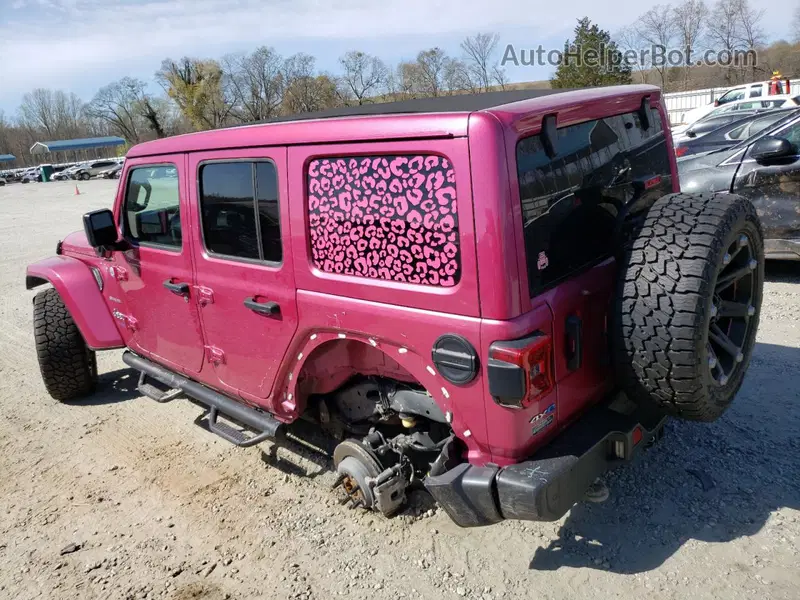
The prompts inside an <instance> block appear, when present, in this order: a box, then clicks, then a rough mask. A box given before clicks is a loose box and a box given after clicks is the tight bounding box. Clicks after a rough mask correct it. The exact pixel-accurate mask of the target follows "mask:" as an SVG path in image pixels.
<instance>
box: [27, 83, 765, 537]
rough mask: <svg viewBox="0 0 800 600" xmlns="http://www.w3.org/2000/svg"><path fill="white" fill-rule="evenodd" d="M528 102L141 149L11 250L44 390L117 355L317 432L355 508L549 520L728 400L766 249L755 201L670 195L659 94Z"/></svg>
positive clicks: (264, 418)
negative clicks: (417, 492)
mask: <svg viewBox="0 0 800 600" xmlns="http://www.w3.org/2000/svg"><path fill="white" fill-rule="evenodd" d="M546 92H547V93H543V92H537V91H535V90H517V91H504V92H493V93H486V94H479V95H458V96H451V97H440V98H432V99H424V100H414V101H408V102H398V103H388V104H380V105H373V104H371V105H367V106H356V107H347V108H341V109H334V110H330V111H325V112H322V113H310V114H308V115H304V116H302V117H297V118H296V119H294V120H291V121H288V122H277V123H272V124H270V125H255V126H249V127H242V128H232V129H220V130H216V131H208V132H203V133H197V134H194V135H191V136H179V137H174V138H167V139H161V140H155V141H152V142H147V143H144V144H140V145H138V146H135V147H134V148H132V149H131V150H130V151H129V152H128V155H127V159H126V161H125V166H124V168H123V169H124V170H123V180H124V181H125V182H126V183H125V185H120V186H118V190H117V194H116V198H115V202H114V209H113V210H109V209H101V210H96V211H92V212H90V213H87V214H86V215H85V216H84V230H83V231H81V232H76V233H73V234H70V235H69V236H67V237H66V238H65V239H64V240H63V241H62V242H60V243H59V244H58V246H57V248H56V253H57V256H55V257H52V258H48V259H45V260H43V261H40V262H37V263H35V264H32V265H29V266H28V269H27V277H26V284H27V287H28V288H37V287H39V286H40V285H42V284H45V283H47V282H50V283H51V284H52V287H51V288H49V289H46V290H44V291H40V292H38V293H37V294H36V296H35V298H34V303H33V304H34V321H33V323H34V336H35V340H36V348H37V355H38V359H39V364H40V366H41V374H42V377H43V380H44V383H45V386H46V388H47V390H48V391H49V393H50V394H51V395H52V396H53V397H54V398H55V399H57V400H62V401H65V400H72V399H75V398H78V397H81V396H85V395H88V394H90V393H91V392H92V390H93V389H94V385H95V381H96V378H97V363H96V360H95V352H97V351H100V350H105V349H112V348H123V349H125V351H124V352H123V354H122V359H123V361H124V362H125V363H126V364H128V365H129V366H131V367H132V368H134V369H136V370H137V371H139V372H140V377H139V385H138V389H139V391H140V393H141V394H142V395H144V396H147V397H149V398H152V399H153V400H156V401H159V402H166V401H170V400H173V399H174V398H176V397H178V396H180V395H182V394H185V395H188V396H190V397H192V398H193V399H194V400H195V401H196V402H198V403H199V404H201V405H204V406H206V407H207V411H206V413H205V416H204V418H203V419H202V422H203V423H204V425H205V426H206V427H207V429H208V430H209V431H210V432H212V433H214V434H216V435H219V436H220V437H222V438H223V439H225V440H228V441H230V442H232V443H234V444H236V445H239V446H251V445H254V444H257V443H260V442H262V441H264V440H268V439H270V440H276V441H278V442H279V443H286V444H289V443H292V439H295V438H296V436H297V435H299V430H298V426H299V425H301V424H303V423H305V424H307V425H311V426H313V427H315V428H316V429H317V432H318V433H319V434H323V435H324V436H326V437H327V439H329V440H331V441H332V443H333V445H334V446H335V448H333V451H332V457H333V464H334V465H335V468H336V472H337V481H336V485H337V489H338V490H339V493H340V494H341V496H342V499H343V500H344V501H345V502H350V503H351V506H361V507H363V508H365V509H370V510H376V511H379V512H381V513H383V514H386V515H391V514H393V513H394V512H395V511H397V510H398V509H399V508H400V507H401V506H402V505H403V503H404V501H405V498H406V494H407V491H408V490H409V486H410V485H412V483H414V482H421V483H423V484H424V485H425V486H426V488H427V489H428V490H429V491H430V493H431V494H432V495H433V497H434V498H435V499H436V501H437V502H438V503H439V504H440V505H441V506H442V507H443V509H444V510H445V511H446V512H447V513H448V514H449V515H450V517H452V519H453V520H454V521H455V522H456V523H458V524H459V525H461V526H475V525H487V524H491V523H496V522H498V521H500V520H502V519H523V520H554V519H558V518H559V517H561V516H562V515H563V514H564V513H565V512H566V511H567V510H569V509H570V508H571V507H572V506H573V504H575V502H577V501H579V500H581V499H582V498H583V496H584V492H585V491H586V490H587V488H589V487H590V486H591V485H592V483H593V482H594V481H595V480H596V478H597V477H598V476H600V475H602V474H603V473H604V472H605V471H606V470H607V469H608V468H611V467H613V466H615V465H617V464H620V463H624V462H625V461H627V460H629V459H631V458H633V457H634V456H636V455H638V454H639V453H640V452H641V451H642V450H644V449H645V448H646V447H647V446H648V445H650V444H651V443H652V442H654V441H656V440H657V439H658V438H659V437H660V435H661V433H662V431H663V427H664V424H665V422H666V420H667V417H668V416H673V417H678V418H683V419H689V420H697V421H713V420H715V419H717V418H719V417H720V415H721V414H722V413H723V412H724V411H725V410H726V408H727V407H728V406H729V405H730V403H731V402H732V400H733V398H734V396H735V394H736V392H737V390H738V389H739V387H740V385H741V383H742V378H743V377H744V374H745V371H746V370H747V366H748V363H749V360H750V356H751V352H752V349H753V345H754V341H755V335H756V330H757V325H758V318H759V311H760V310H761V291H762V285H763V277H764V270H763V269H764V260H763V248H762V239H761V229H760V224H759V220H758V216H757V214H756V212H755V209H754V208H753V206H752V204H751V203H750V202H749V201H748V200H747V199H745V198H742V197H739V196H735V195H731V194H696V195H695V194H687V193H679V189H678V187H679V186H678V180H677V178H676V177H675V175H676V173H677V170H676V165H675V156H674V153H673V152H671V151H670V148H671V145H670V144H669V131H668V130H667V129H666V128H665V125H666V123H667V122H668V121H667V114H666V110H665V107H664V103H663V100H662V98H661V90H660V89H659V88H657V87H654V86H623V87H606V88H594V89H586V90H580V91H563V92H561V91H560V92H557V93H551V90H547V91H546ZM333 117H338V118H333ZM309 119H311V120H309ZM165 165H169V166H170V167H169V169H167V168H165V167H164V166H165ZM173 170H174V171H173ZM169 171H173V172H172V173H171V172H169ZM290 190H292V191H291V192H290ZM676 231H680V240H679V241H676V235H675V232H676ZM698 275H702V276H698ZM734 283H735V284H736V285H733V284H734ZM665 324H671V325H669V326H666V325H665ZM609 357H612V358H609ZM287 431H291V432H292V433H293V434H294V435H293V436H284V435H283V434H284V433H285V432H287ZM323 446H324V444H321V445H318V446H317V447H323ZM593 491H598V490H597V489H595V490H593ZM595 497H597V495H595Z"/></svg>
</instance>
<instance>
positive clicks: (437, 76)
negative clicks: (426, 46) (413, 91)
mask: <svg viewBox="0 0 800 600" xmlns="http://www.w3.org/2000/svg"><path fill="white" fill-rule="evenodd" d="M449 63H450V58H449V57H448V56H447V54H446V53H445V51H444V50H442V49H441V48H431V49H430V50H423V51H422V52H420V53H419V54H417V63H416V65H417V68H416V69H415V72H416V73H417V76H418V78H419V91H420V92H421V93H422V94H423V95H425V96H432V97H436V96H440V95H442V93H443V92H444V91H445V73H446V71H447V67H448V64H449Z"/></svg>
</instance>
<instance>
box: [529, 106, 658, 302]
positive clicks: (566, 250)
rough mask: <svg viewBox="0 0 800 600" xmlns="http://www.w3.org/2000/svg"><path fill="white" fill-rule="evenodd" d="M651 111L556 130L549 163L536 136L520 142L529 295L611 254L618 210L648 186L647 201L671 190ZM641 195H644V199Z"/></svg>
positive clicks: (656, 116)
mask: <svg viewBox="0 0 800 600" xmlns="http://www.w3.org/2000/svg"><path fill="white" fill-rule="evenodd" d="M649 110H650V123H651V125H650V127H649V128H648V129H644V128H643V127H642V124H641V122H640V120H639V115H638V114H637V113H628V114H623V115H618V116H613V117H607V118H604V119H599V120H594V121H587V122H585V123H580V124H577V125H571V126H569V127H562V128H560V129H559V130H558V154H557V155H556V156H555V157H553V158H550V157H548V156H547V154H546V153H545V150H544V147H543V145H542V142H541V139H540V137H539V136H538V135H536V136H532V137H528V138H524V139H522V140H520V141H519V142H518V144H517V152H516V155H517V156H516V159H517V176H518V182H519V191H520V201H521V206H522V216H523V238H524V242H525V254H526V261H527V267H528V268H527V271H528V283H529V287H530V290H529V291H530V294H531V296H534V295H536V294H538V293H541V292H542V291H544V290H545V289H547V288H548V287H551V286H553V285H555V284H557V283H558V282H560V281H562V280H563V279H565V278H567V277H569V276H570V275H573V274H575V273H577V272H579V271H580V270H582V269H583V268H587V267H589V266H591V265H593V264H597V263H598V262H601V261H602V260H604V259H606V258H608V257H609V256H611V255H612V253H613V250H614V232H615V229H616V225H617V216H618V215H619V212H620V210H621V209H622V208H623V206H625V205H626V204H628V203H629V202H630V201H632V200H633V199H634V197H635V194H636V193H640V194H643V192H636V190H637V188H638V189H641V188H642V186H643V185H644V183H645V182H647V183H648V189H647V191H646V192H645V193H646V194H647V197H648V198H650V197H653V198H655V197H660V196H662V195H664V194H667V193H669V192H670V191H671V173H670V162H669V153H668V151H667V145H666V138H665V135H664V129H663V126H662V122H661V118H660V115H659V113H658V111H657V110H654V109H649ZM640 197H641V196H640Z"/></svg>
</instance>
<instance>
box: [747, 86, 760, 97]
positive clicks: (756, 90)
mask: <svg viewBox="0 0 800 600" xmlns="http://www.w3.org/2000/svg"><path fill="white" fill-rule="evenodd" d="M750 97H751V98H760V97H761V88H760V87H755V88H753V89H751V90H750Z"/></svg>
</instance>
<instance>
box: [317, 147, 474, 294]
mask: <svg viewBox="0 0 800 600" xmlns="http://www.w3.org/2000/svg"><path fill="white" fill-rule="evenodd" d="M307 195H308V205H307V208H308V229H309V239H310V244H311V257H312V262H313V264H314V266H316V267H317V268H318V269H319V270H320V271H323V272H326V273H338V274H342V275H352V276H356V277H364V278H368V279H382V280H387V281H399V282H406V283H414V284H420V285H428V286H438V287H452V286H455V285H456V284H457V283H458V281H459V279H460V277H461V255H460V245H459V237H458V206H457V194H456V185H455V172H454V170H453V165H452V163H451V162H450V160H449V159H447V158H446V157H443V156H439V155H434V154H395V155H372V156H370V155H362V156H347V157H325V158H317V159H314V160H312V161H311V162H310V163H309V165H308V178H307Z"/></svg>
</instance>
